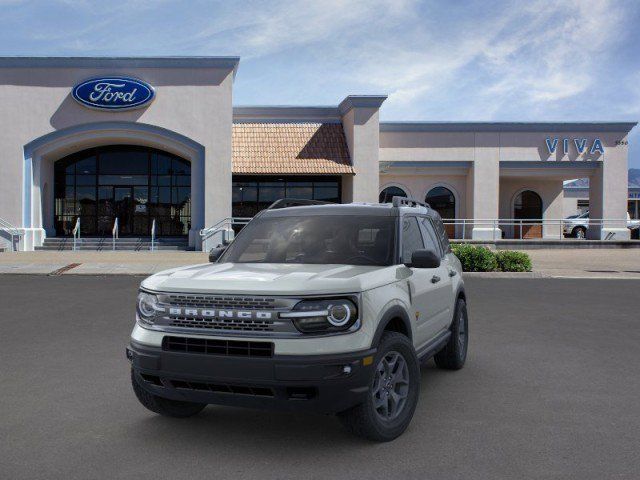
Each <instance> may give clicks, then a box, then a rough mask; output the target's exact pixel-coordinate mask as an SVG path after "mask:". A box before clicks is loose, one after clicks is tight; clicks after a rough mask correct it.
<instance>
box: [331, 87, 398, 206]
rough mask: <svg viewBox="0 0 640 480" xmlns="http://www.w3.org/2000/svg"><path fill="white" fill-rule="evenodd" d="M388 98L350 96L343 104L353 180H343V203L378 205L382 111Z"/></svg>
mask: <svg viewBox="0 0 640 480" xmlns="http://www.w3.org/2000/svg"><path fill="white" fill-rule="evenodd" d="M386 98H387V97H386V96H348V97H347V98H345V99H344V100H343V101H342V103H340V107H339V108H340V114H341V115H342V127H343V129H344V134H345V138H346V140H347V146H348V147H349V154H350V155H351V164H352V165H353V169H354V171H355V175H354V176H353V177H351V178H350V179H349V178H344V177H343V188H342V191H343V202H345V203H348V202H372V203H377V202H378V194H379V193H380V192H379V189H380V172H379V154H380V120H379V109H380V106H381V105H382V102H384V101H385V99H386Z"/></svg>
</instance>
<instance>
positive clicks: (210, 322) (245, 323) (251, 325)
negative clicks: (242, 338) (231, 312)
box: [168, 315, 273, 332]
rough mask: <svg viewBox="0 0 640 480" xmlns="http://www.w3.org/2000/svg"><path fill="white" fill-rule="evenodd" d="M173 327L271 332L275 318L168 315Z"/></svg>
mask: <svg viewBox="0 0 640 480" xmlns="http://www.w3.org/2000/svg"><path fill="white" fill-rule="evenodd" d="M168 318H169V320H170V322H169V325H171V326H172V327H184V328H205V329H211V330H232V331H241V332H271V331H273V320H232V319H217V318H198V317H179V316H176V315H169V316H168Z"/></svg>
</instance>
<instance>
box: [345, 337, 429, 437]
mask: <svg viewBox="0 0 640 480" xmlns="http://www.w3.org/2000/svg"><path fill="white" fill-rule="evenodd" d="M390 352H397V353H399V354H400V355H401V356H402V358H403V359H404V361H405V362H406V366H407V370H408V377H409V383H408V387H409V388H408V394H407V397H406V401H405V404H404V407H403V408H402V410H400V412H399V415H398V417H397V418H395V419H393V420H389V421H383V420H382V419H381V418H380V417H379V416H378V414H377V413H376V410H375V408H374V405H373V394H372V392H373V385H374V381H375V380H376V375H377V370H376V368H377V365H378V364H379V363H380V361H381V360H382V359H383V358H384V357H385V356H386V355H387V354H389V353H390ZM373 365H374V369H373V371H372V374H371V380H370V384H369V390H368V391H367V399H366V401H365V402H364V403H362V404H361V405H358V406H356V407H354V408H351V409H350V410H347V411H345V412H342V413H339V414H338V418H339V419H340V422H341V423H342V424H343V425H344V426H345V427H346V428H347V430H349V431H350V432H351V433H353V434H354V435H357V436H359V437H364V438H366V439H369V440H373V441H376V442H388V441H390V440H393V439H394V438H396V437H398V436H400V435H401V434H402V433H403V432H404V431H405V430H406V429H407V426H408V425H409V423H410V422H411V419H412V418H413V413H414V412H415V409H416V405H417V404H418V397H419V395H420V364H419V361H418V357H417V356H416V352H415V349H414V348H413V345H412V344H411V341H410V340H409V339H408V338H407V337H406V336H405V335H402V334H400V333H396V332H385V333H384V334H383V335H382V338H381V340H380V344H379V346H378V351H377V353H376V356H375V358H374V361H373Z"/></svg>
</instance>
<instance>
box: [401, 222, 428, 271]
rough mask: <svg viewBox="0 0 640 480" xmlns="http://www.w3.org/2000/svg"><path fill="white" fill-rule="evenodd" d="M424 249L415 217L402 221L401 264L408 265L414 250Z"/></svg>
mask: <svg viewBox="0 0 640 480" xmlns="http://www.w3.org/2000/svg"><path fill="white" fill-rule="evenodd" d="M423 248H424V243H423V242H422V234H421V233H420V227H418V219H417V218H416V217H405V218H404V219H403V220H402V263H410V262H411V255H412V254H413V252H414V251H415V250H421V249H423Z"/></svg>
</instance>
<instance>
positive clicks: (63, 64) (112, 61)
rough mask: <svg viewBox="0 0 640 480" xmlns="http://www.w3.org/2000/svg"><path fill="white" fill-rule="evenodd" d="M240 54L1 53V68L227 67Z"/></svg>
mask: <svg viewBox="0 0 640 480" xmlns="http://www.w3.org/2000/svg"><path fill="white" fill-rule="evenodd" d="M239 62H240V57H207V56H202V57H19V56H16V57H0V68H73V67H76V68H227V69H229V70H232V69H233V71H234V75H235V72H236V71H237V69H238V64H239Z"/></svg>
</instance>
